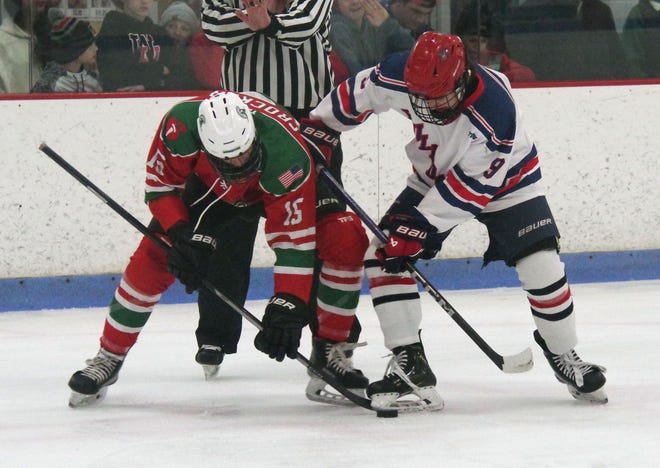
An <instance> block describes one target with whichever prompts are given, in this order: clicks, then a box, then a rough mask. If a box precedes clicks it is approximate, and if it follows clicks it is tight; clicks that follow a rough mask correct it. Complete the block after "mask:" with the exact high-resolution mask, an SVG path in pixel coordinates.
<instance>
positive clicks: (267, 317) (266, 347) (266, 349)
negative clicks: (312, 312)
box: [254, 294, 309, 362]
mask: <svg viewBox="0 0 660 468" xmlns="http://www.w3.org/2000/svg"><path fill="white" fill-rule="evenodd" d="M307 323H309V317H308V310H307V304H305V303H304V302H303V301H301V300H300V299H298V298H297V297H296V296H294V295H292V294H275V295H274V296H273V297H272V298H271V299H270V301H269V302H268V305H267V306H266V311H265V312H264V318H263V321H262V324H263V329H262V330H260V331H259V333H257V336H256V337H255V338H254V347H255V348H257V349H258V350H259V351H261V352H262V353H266V354H268V357H270V358H271V359H275V360H277V361H279V362H281V361H283V360H284V357H285V356H288V357H290V358H291V359H295V357H296V354H297V352H298V347H299V346H300V334H301V333H302V329H303V328H304V327H305V325H307Z"/></svg>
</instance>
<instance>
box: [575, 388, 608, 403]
mask: <svg viewBox="0 0 660 468" xmlns="http://www.w3.org/2000/svg"><path fill="white" fill-rule="evenodd" d="M566 387H567V388H568V393H570V394H571V395H572V396H573V398H575V399H576V400H579V401H587V402H589V403H596V404H599V405H604V404H605V403H607V402H608V401H609V400H608V398H607V394H606V393H605V390H603V389H602V388H599V389H598V390H596V391H593V392H590V393H583V392H580V391H579V390H577V389H575V388H574V387H571V386H570V385H566Z"/></svg>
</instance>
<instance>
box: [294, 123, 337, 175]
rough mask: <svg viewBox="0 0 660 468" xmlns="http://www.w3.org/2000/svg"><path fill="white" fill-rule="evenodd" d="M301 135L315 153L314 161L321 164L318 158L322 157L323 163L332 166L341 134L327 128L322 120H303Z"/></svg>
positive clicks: (313, 155)
mask: <svg viewBox="0 0 660 468" xmlns="http://www.w3.org/2000/svg"><path fill="white" fill-rule="evenodd" d="M300 133H301V135H302V137H303V138H304V139H305V142H307V146H308V147H309V150H310V151H311V152H312V153H313V154H312V157H313V158H314V161H316V162H317V163H319V162H321V161H319V158H318V156H322V157H323V161H322V162H323V163H324V164H325V165H326V166H330V162H331V158H332V152H333V151H334V150H335V148H336V147H337V146H338V145H339V132H337V131H335V130H333V129H331V128H329V127H326V126H325V124H324V123H323V122H321V121H320V120H312V119H302V120H301V121H300Z"/></svg>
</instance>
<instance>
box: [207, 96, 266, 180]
mask: <svg viewBox="0 0 660 468" xmlns="http://www.w3.org/2000/svg"><path fill="white" fill-rule="evenodd" d="M197 130H198V131H199V138H200V139H201V141H202V146H204V150H205V151H206V154H207V157H208V159H209V161H210V162H211V164H212V165H213V166H214V167H215V168H216V169H217V170H218V171H219V172H220V173H221V174H222V175H223V177H224V178H225V179H226V180H227V181H237V180H240V179H245V178H247V177H250V176H251V175H252V174H254V173H255V172H256V171H258V170H259V169H260V167H261V148H260V145H259V141H258V139H257V131H256V128H255V126H254V119H253V118H252V112H250V109H249V108H248V106H247V105H245V103H244V102H243V101H242V100H241V98H240V96H239V95H238V94H236V93H231V92H227V91H215V92H213V93H211V94H210V95H209V97H207V98H206V99H204V100H203V101H202V102H201V104H200V105H199V114H198V117H197ZM249 149H252V151H251V153H250V157H249V158H248V160H247V161H246V162H245V163H244V164H243V165H242V166H234V165H232V164H229V163H228V162H226V161H227V160H228V159H233V158H235V157H237V156H239V155H241V154H243V153H245V152H246V151H248V150H249Z"/></svg>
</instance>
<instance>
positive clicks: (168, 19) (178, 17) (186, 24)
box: [160, 0, 202, 89]
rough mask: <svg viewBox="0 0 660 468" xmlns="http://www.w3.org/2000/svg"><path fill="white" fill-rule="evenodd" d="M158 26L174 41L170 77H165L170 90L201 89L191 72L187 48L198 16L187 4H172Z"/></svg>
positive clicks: (195, 27) (178, 2)
mask: <svg viewBox="0 0 660 468" xmlns="http://www.w3.org/2000/svg"><path fill="white" fill-rule="evenodd" d="M160 25H161V26H163V27H164V28H165V30H166V31H167V34H168V35H169V36H170V37H171V38H172V40H173V41H174V47H173V48H172V60H171V65H170V66H171V68H170V75H168V77H167V82H168V88H170V89H201V88H202V86H201V85H200V84H199V83H198V82H197V79H196V77H195V72H194V70H193V66H192V61H191V57H190V50H189V48H188V46H189V44H190V40H191V38H192V36H193V35H194V34H195V33H197V32H198V31H199V30H200V28H199V14H196V13H195V12H194V11H193V10H192V8H190V6H188V4H187V3H185V2H182V1H179V0H177V1H175V2H172V3H171V4H170V5H169V6H168V7H167V8H165V11H163V14H162V15H161V16H160Z"/></svg>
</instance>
